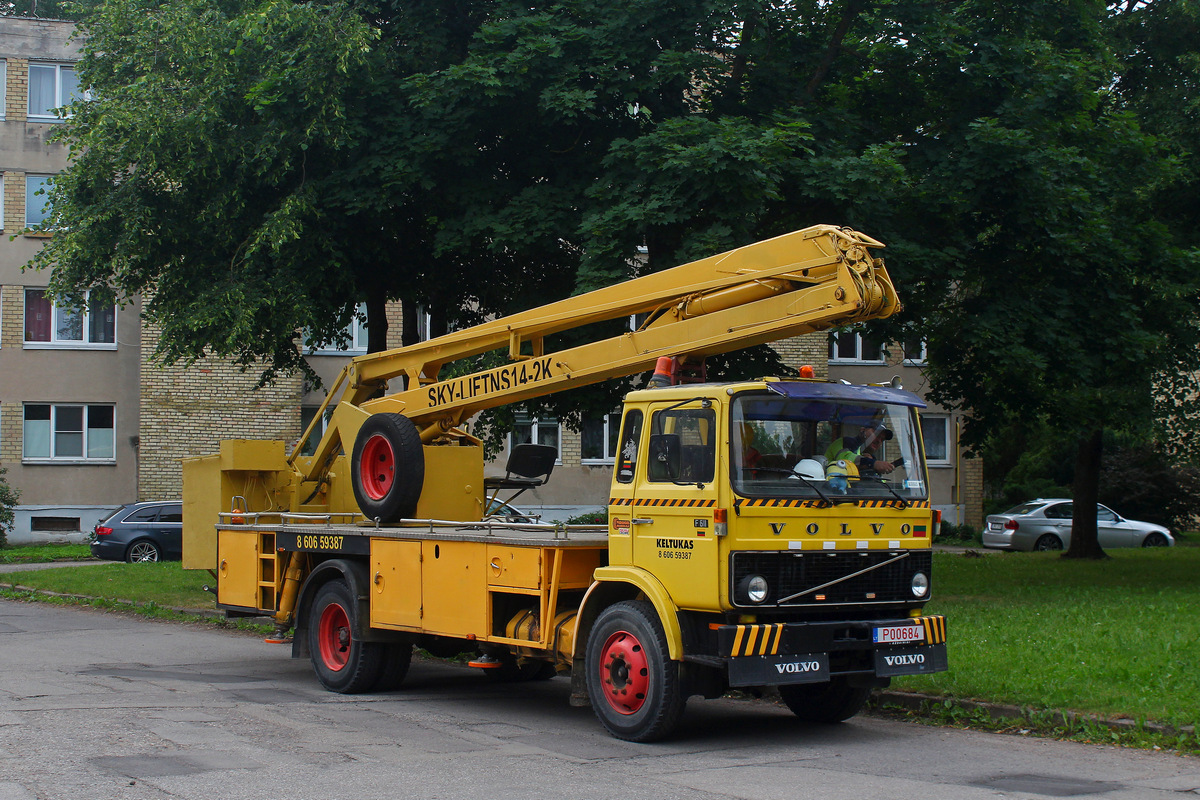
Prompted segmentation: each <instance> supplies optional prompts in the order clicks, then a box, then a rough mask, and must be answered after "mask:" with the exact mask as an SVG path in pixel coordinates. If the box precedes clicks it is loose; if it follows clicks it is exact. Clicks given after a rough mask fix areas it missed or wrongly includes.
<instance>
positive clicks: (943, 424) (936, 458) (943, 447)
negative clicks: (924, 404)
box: [921, 414, 951, 466]
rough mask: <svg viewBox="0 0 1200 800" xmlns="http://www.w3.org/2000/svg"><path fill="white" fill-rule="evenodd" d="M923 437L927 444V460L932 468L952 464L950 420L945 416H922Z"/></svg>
mask: <svg viewBox="0 0 1200 800" xmlns="http://www.w3.org/2000/svg"><path fill="white" fill-rule="evenodd" d="M921 437H922V439H924V442H925V460H926V461H927V462H928V463H929V464H930V465H932V466H944V465H946V464H949V463H950V451H951V445H950V418H949V417H948V416H946V415H944V414H922V415H921Z"/></svg>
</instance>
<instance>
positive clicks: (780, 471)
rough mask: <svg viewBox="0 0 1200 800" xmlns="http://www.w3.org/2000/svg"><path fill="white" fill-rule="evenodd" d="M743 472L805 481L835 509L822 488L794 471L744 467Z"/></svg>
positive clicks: (851, 501)
mask: <svg viewBox="0 0 1200 800" xmlns="http://www.w3.org/2000/svg"><path fill="white" fill-rule="evenodd" d="M743 471H745V472H778V473H781V474H783V475H787V476H788V477H789V478H796V479H798V480H802V481H804V484H805V485H806V486H808V488H810V489H812V490H813V491H814V492H816V493H817V496H818V497H820V498H821V499H822V500H824V501H825V505H827V506H829V507H830V508H833V506H834V502H833V501H832V500H830V499H829V498H828V497H826V496H825V493H824V492H822V491H821V490H820V488H818V487H817V485H816V484H815V483H813V482H812V480H811V479H809V478H806V477H804V476H803V475H801V474H800V473H798V472H795V471H793V470H790V469H783V468H782V467H743ZM842 502H843V503H853V502H854V501H853V500H850V499H846V500H843V501H842Z"/></svg>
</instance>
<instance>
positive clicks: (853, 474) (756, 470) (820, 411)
mask: <svg viewBox="0 0 1200 800" xmlns="http://www.w3.org/2000/svg"><path fill="white" fill-rule="evenodd" d="M916 416H917V415H916V409H915V408H914V407H913V406H910V405H904V404H901V403H888V402H873V401H869V400H866V399H858V398H851V399H836V398H828V399H827V398H811V397H789V396H781V395H778V394H747V395H742V396H741V397H739V398H736V400H735V402H734V405H733V420H732V421H733V429H732V436H731V437H730V439H731V441H730V447H731V448H732V453H731V463H732V465H733V470H732V472H733V482H734V488H735V489H736V490H737V492H738V493H739V494H741V495H744V496H747V497H785V498H786V497H794V498H813V499H826V500H829V501H831V502H836V501H838V500H839V499H841V500H856V499H865V498H870V499H903V500H906V501H908V500H918V499H924V498H926V497H928V488H927V484H926V477H925V468H924V462H923V460H922V455H921V448H920V440H919V433H918V431H919V428H918V427H917V421H916Z"/></svg>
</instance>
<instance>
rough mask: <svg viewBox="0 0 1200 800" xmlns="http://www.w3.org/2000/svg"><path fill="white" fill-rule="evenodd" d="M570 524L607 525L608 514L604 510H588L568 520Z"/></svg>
mask: <svg viewBox="0 0 1200 800" xmlns="http://www.w3.org/2000/svg"><path fill="white" fill-rule="evenodd" d="M567 524H568V525H607V524H608V514H607V513H606V512H604V511H588V512H587V513H584V514H580V515H579V516H577V517H571V518H570V519H568V520H567Z"/></svg>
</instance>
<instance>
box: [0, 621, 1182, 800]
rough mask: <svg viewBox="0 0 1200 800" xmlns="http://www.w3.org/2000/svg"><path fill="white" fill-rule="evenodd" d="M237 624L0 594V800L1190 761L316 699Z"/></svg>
mask: <svg viewBox="0 0 1200 800" xmlns="http://www.w3.org/2000/svg"><path fill="white" fill-rule="evenodd" d="M288 655H289V648H287V647H282V646H279V645H267V644H264V643H262V642H261V641H259V640H258V639H257V638H252V637H249V636H246V635H243V634H236V633H230V632H223V631H218V630H214V629H210V628H204V627H201V626H198V625H196V626H192V625H178V624H169V623H160V622H154V621H148V620H143V619H140V618H134V617H126V616H120V615H115V614H109V613H104V612H99V611H92V610H86V609H74V608H60V607H57V606H51V605H47V604H43V603H18V602H12V601H0V800H30V799H31V798H39V799H40V800H57V798H64V799H65V798H71V800H82V799H83V798H87V800H103V799H104V798H123V799H124V798H129V799H131V800H136V799H138V798H189V799H191V798H195V799H196V800H214V798H216V799H219V800H236V799H237V798H269V799H270V800H291V798H297V799H299V798H313V799H314V800H331V799H333V798H347V799H349V798H353V799H354V800H364V799H366V798H422V799H428V800H433V798H439V799H441V798H447V799H448V798H464V800H501V799H502V800H508V799H509V798H539V800H540V799H542V798H569V799H571V800H575V799H576V798H578V799H579V800H591V798H596V799H597V800H599V799H600V798H603V799H604V800H612V799H613V798H620V799H621V800H637V799H638V798H646V799H647V800H671V799H673V798H680V799H681V800H682V799H686V800H699V799H701V798H703V799H704V800H730V799H731V798H746V800H776V799H777V798H778V799H780V800H783V799H784V798H820V800H841V799H842V798H845V800H873V799H874V798H878V800H895V799H896V798H921V800H976V799H977V798H998V797H1002V798H1045V797H1100V798H1111V800H1127V799H1128V800H1133V799H1134V798H1137V800H1146V799H1150V800H1153V799H1154V798H1163V799H1164V800H1165V799H1166V798H1179V797H1181V796H1193V795H1195V794H1198V793H1200V759H1192V758H1179V757H1175V756H1171V755H1167V754H1164V753H1152V752H1141V751H1132V750H1120V749H1116V748H1111V747H1095V746H1086V745H1078V744H1072V743H1062V742H1053V741H1046V740H1039V739H1031V738H1026V737H1019V736H998V735H992V734H983V733H972V732H965V731H955V730H947V729H940V728H931V727H924V726H918V725H910V724H907V723H901V722H895V721H890V720H880V719H870V718H863V717H860V718H856V719H854V720H851V721H850V722H848V723H844V724H842V725H835V726H816V727H814V726H806V725H803V724H801V723H799V722H797V721H796V720H795V719H794V718H793V717H792V716H791V714H790V713H788V712H787V710H786V709H783V708H782V707H779V706H775V705H772V704H769V703H764V702H751V701H736V700H717V701H700V700H694V701H692V703H691V704H690V705H689V706H688V712H687V717H686V718H685V725H684V730H683V734H682V736H680V737H679V738H678V739H676V740H675V741H672V742H670V743H666V744H657V745H636V744H630V743H626V742H621V741H617V740H615V739H612V738H610V737H609V736H608V735H607V734H605V733H604V732H603V731H602V729H601V728H600V725H599V723H598V722H596V720H595V719H594V717H593V716H592V713H591V711H590V710H588V709H573V708H570V707H569V706H568V704H567V697H568V694H569V687H568V681H567V680H566V679H564V678H557V679H555V680H552V681H548V682H544V683H532V684H520V685H513V686H499V685H493V684H490V683H489V682H488V681H486V680H485V679H484V678H483V677H482V676H481V675H479V674H477V673H476V672H475V671H473V670H470V669H468V668H465V667H461V668H460V667H452V666H447V665H445V664H441V663H432V662H414V665H413V669H412V672H411V673H410V675H409V680H408V681H407V682H406V685H405V687H404V689H402V690H401V691H398V692H392V693H388V694H381V695H374V696H342V695H336V694H329V693H326V692H324V691H322V690H320V689H319V687H318V686H317V684H316V681H315V680H314V679H313V677H312V674H311V672H310V668H309V665H308V663H307V662H301V661H292V660H291V659H289V658H288Z"/></svg>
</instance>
